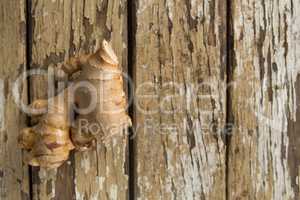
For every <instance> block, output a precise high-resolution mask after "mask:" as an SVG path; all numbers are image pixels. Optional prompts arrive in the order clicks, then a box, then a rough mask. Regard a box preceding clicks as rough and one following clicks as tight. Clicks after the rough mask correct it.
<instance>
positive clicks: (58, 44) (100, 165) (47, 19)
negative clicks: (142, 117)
mask: <svg viewBox="0 0 300 200" xmlns="http://www.w3.org/2000/svg"><path fill="white" fill-rule="evenodd" d="M126 12H127V9H126V1H125V0H122V1H102V0H86V1H71V0H62V1H60V0H52V1H48V0H42V1H40V0H33V1H32V9H31V15H32V19H31V20H32V26H33V30H32V33H33V46H32V63H31V64H32V68H41V69H48V68H49V66H50V65H51V64H54V65H55V64H57V63H59V62H62V61H64V60H65V59H67V58H69V57H70V56H73V55H79V54H82V53H92V52H94V51H95V50H96V49H97V48H98V47H99V45H100V44H101V41H102V40H103V39H104V38H106V39H108V40H110V39H112V46H113V48H114V49H115V51H116V54H117V56H118V58H119V61H120V63H121V66H122V67H123V69H124V70H125V71H126V69H127V41H126V39H127V37H126V35H127V34H126V33H127V32H126V31H127V29H126V28H127V24H126V16H127V14H126ZM31 87H32V92H31V94H32V95H31V97H32V99H36V98H45V97H46V96H47V94H46V88H47V80H46V79H45V77H35V78H32V81H31ZM97 147H98V149H97V151H96V149H92V150H91V151H88V152H83V153H82V152H78V153H77V152H76V153H75V155H74V157H73V158H71V159H70V161H69V162H67V163H65V165H64V166H62V167H61V168H59V169H58V170H57V171H56V170H53V171H45V170H40V171H35V173H34V179H33V181H34V185H33V194H34V199H43V200H44V199H51V198H54V199H72V198H74V199H78V200H80V199H126V198H127V188H128V182H127V179H128V177H127V174H126V173H127V172H126V170H125V169H126V165H127V164H126V163H127V136H123V137H117V138H113V139H112V140H111V141H108V142H107V143H105V144H101V143H98V144H97Z"/></svg>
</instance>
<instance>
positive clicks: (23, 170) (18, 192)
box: [0, 0, 30, 200]
mask: <svg viewBox="0 0 300 200" xmlns="http://www.w3.org/2000/svg"><path fill="white" fill-rule="evenodd" d="M0 30H1V31H0V199H1V200H11V199H14V200H21V199H22V200H25V199H30V195H29V178H28V168H27V166H26V165H25V164H24V163H23V162H22V151H21V150H20V148H18V144H17V137H18V135H19V131H20V130H21V128H23V127H24V126H25V125H26V116H25V115H24V114H22V111H21V109H20V107H19V106H18V101H19V100H22V101H23V102H24V103H25V104H26V103H27V102H26V101H27V85H26V81H25V82H23V81H22V79H23V78H22V77H24V72H25V69H26V54H25V49H26V42H25V41H26V20H25V5H24V1H22V0H12V1H1V2H0ZM19 77H21V79H20V80H21V82H20V85H19V86H17V87H16V88H14V86H15V82H16V80H17V79H18V78H19ZM22 83H23V84H22Z"/></svg>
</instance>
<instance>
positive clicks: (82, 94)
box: [61, 40, 131, 150]
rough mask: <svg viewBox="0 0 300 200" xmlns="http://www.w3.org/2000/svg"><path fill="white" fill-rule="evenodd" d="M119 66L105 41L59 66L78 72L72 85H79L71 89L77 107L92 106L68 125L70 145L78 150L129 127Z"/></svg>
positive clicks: (69, 71) (80, 108) (70, 72)
mask: <svg viewBox="0 0 300 200" xmlns="http://www.w3.org/2000/svg"><path fill="white" fill-rule="evenodd" d="M118 65H119V62H118V58H117V56H116V55H115V53H114V51H113V49H112V48H111V46H110V45H109V43H108V42H107V41H105V40H104V41H103V42H102V44H101V47H100V49H99V50H97V51H96V53H94V54H91V55H84V56H80V57H77V58H72V59H70V60H69V62H67V63H65V64H64V65H62V68H61V69H62V70H63V71H64V72H66V73H67V74H68V75H72V74H74V73H76V72H78V71H80V72H81V73H80V75H79V77H77V79H75V80H74V85H75V87H76V85H77V84H80V85H81V86H82V87H81V88H78V87H77V88H76V89H74V88H73V89H74V96H75V103H76V104H77V108H78V110H81V111H82V110H83V109H87V107H89V106H91V108H92V109H91V111H89V112H86V113H79V115H78V117H77V119H76V121H75V124H74V126H72V128H71V137H72V141H73V144H74V145H75V146H76V148H79V149H80V150H85V149H87V148H88V147H90V146H91V145H92V144H93V141H95V140H104V139H105V138H108V137H113V136H115V135H117V134H123V131H124V130H126V129H127V128H128V127H129V126H131V120H130V118H129V116H128V115H127V114H126V105H127V102H126V95H125V92H124V89H123V77H122V70H121V69H120V68H119V67H118ZM77 86H78V85H77ZM95 99H96V100H97V101H93V100H95ZM93 102H94V103H93ZM93 104H95V105H94V107H93Z"/></svg>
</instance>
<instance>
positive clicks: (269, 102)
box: [228, 0, 300, 200]
mask: <svg viewBox="0 0 300 200" xmlns="http://www.w3.org/2000/svg"><path fill="white" fill-rule="evenodd" d="M231 2H232V6H231V16H232V21H233V26H232V33H233V35H232V41H233V42H234V46H233V52H232V53H231V60H232V81H233V82H234V83H235V84H234V87H232V89H231V94H232V95H231V101H232V120H233V122H234V124H235V129H234V131H233V135H232V137H231V142H230V147H229V149H230V150H229V163H228V167H229V174H228V188H229V192H228V199H268V200H270V199H276V200H277V199H278V200H279V199H286V200H289V199H299V195H300V194H299V178H298V177H299V164H300V163H299V144H300V143H299V134H298V133H299V132H298V130H299V125H298V124H299V109H297V107H298V106H299V104H298V102H299V98H300V97H299V89H300V88H299V87H300V85H299V78H298V73H299V70H300V59H299V57H300V52H299V47H300V38H299V36H300V28H299V24H300V17H299V15H298V14H297V13H299V11H300V3H299V1H294V0H291V1H269V0H262V1H255V0H250V1H237V0H232V1H231Z"/></svg>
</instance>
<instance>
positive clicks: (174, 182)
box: [134, 0, 226, 199]
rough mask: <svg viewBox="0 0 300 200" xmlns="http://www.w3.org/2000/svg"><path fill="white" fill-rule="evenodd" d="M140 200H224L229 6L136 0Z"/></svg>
mask: <svg viewBox="0 0 300 200" xmlns="http://www.w3.org/2000/svg"><path fill="white" fill-rule="evenodd" d="M136 18H137V21H136V47H135V67H134V76H135V78H134V80H135V94H136V95H135V111H134V124H135V129H136V130H135V131H136V132H135V133H136V135H135V179H136V183H135V184H136V185H135V196H136V199H225V193H226V192H225V145H224V140H223V139H224V138H222V132H223V128H224V126H225V118H226V116H225V113H226V3H225V2H224V1H219V0H209V1H202V0H194V1H189V0H185V1H175V0H164V1H161V0H151V1H144V0H137V1H136Z"/></svg>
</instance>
